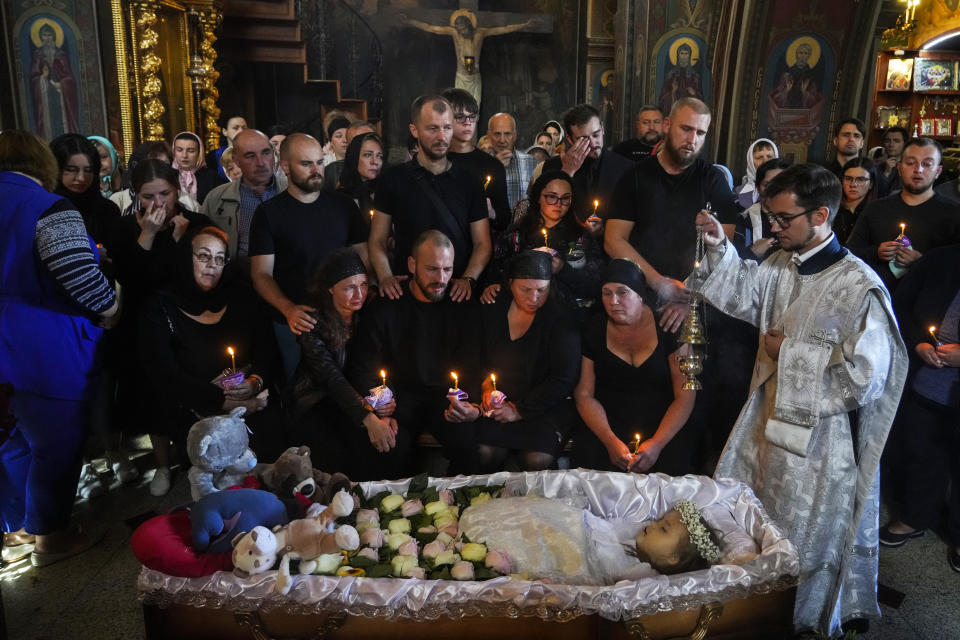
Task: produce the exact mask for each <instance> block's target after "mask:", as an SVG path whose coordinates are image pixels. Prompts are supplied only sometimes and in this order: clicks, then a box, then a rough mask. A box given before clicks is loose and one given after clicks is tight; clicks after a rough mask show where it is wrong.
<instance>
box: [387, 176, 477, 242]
mask: <svg viewBox="0 0 960 640" xmlns="http://www.w3.org/2000/svg"><path fill="white" fill-rule="evenodd" d="M416 162H417V161H416V159H413V160H411V161H410V162H407V163H406V164H404V165H403V166H405V167H406V168H407V171H408V172H409V173H410V175H411V176H412V177H413V180H414V182H416V183H417V186H419V187H420V189H422V190H423V193H424V194H425V195H426V196H427V198H428V199H429V200H430V202H431V204H433V206H434V208H435V209H436V210H437V212H438V213H439V214H440V215H441V216H446V217H447V218H449V219H450V221H451V222H452V223H453V224H452V225H451V226H450V229H451V230H452V231H453V232H454V235H455V236H456V237H455V238H451V239H452V240H453V243H454V246H460V247H469V246H470V245H471V244H472V243H470V242H468V241H467V236H468V235H469V234H468V233H467V232H466V230H465V229H464V228H463V227H462V226H461V224H460V220H459V219H458V218H457V217H456V216H455V215H453V212H452V211H450V207H448V206H447V203H446V202H444V201H443V199H442V198H441V197H440V196H439V195H437V192H436V191H434V190H433V187H431V186H430V185H429V184H427V180H426V176H425V175H423V172H422V171H416V170H415V168H414V167H415V164H414V163H416Z"/></svg>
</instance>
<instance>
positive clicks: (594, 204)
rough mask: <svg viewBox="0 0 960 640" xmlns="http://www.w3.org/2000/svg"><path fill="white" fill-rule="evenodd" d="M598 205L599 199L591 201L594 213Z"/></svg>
mask: <svg viewBox="0 0 960 640" xmlns="http://www.w3.org/2000/svg"><path fill="white" fill-rule="evenodd" d="M599 206H600V201H599V200H594V201H593V211H594V213H596V211H597V207H599Z"/></svg>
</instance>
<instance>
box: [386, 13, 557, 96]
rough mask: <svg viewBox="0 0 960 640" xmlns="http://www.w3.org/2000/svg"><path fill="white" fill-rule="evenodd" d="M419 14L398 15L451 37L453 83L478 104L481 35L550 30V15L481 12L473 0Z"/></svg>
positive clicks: (428, 30)
mask: <svg viewBox="0 0 960 640" xmlns="http://www.w3.org/2000/svg"><path fill="white" fill-rule="evenodd" d="M421 14H424V15H422V16H421V17H423V18H424V20H418V19H416V18H413V17H410V16H407V15H406V14H401V15H400V16H399V19H400V22H401V23H403V24H407V25H409V26H411V27H414V28H416V29H420V30H421V31H426V32H428V33H433V34H437V35H442V36H450V37H451V38H452V39H453V45H454V49H455V51H456V56H457V72H456V78H455V82H454V86H455V87H457V88H458V89H464V90H466V91H468V92H469V93H470V95H472V96H473V97H474V98H475V99H476V100H477V103H478V104H479V103H480V97H481V93H482V89H483V85H482V83H481V81H480V50H481V49H482V47H483V39H484V38H486V37H487V36H500V35H504V34H507V33H514V32H517V31H524V32H533V33H550V32H552V31H553V18H552V17H550V16H547V15H537V14H518V13H506V12H492V11H484V12H481V11H478V10H477V7H476V0H472V1H471V0H461V2H460V8H459V9H457V10H456V11H454V12H452V13H450V14H447V13H446V12H443V11H424V12H421ZM426 14H430V15H426ZM437 14H439V15H437ZM444 22H446V24H444ZM481 22H482V23H483V24H482V25H481V24H480V23H481Z"/></svg>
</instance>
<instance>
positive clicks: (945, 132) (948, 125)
mask: <svg viewBox="0 0 960 640" xmlns="http://www.w3.org/2000/svg"><path fill="white" fill-rule="evenodd" d="M934 131H935V132H936V133H935V135H937V136H943V137H945V138H946V137H949V136H952V135H953V120H951V119H950V118H937V121H936V123H935V126H934Z"/></svg>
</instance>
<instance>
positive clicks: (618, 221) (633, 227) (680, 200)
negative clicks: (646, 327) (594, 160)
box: [604, 98, 739, 331]
mask: <svg viewBox="0 0 960 640" xmlns="http://www.w3.org/2000/svg"><path fill="white" fill-rule="evenodd" d="M710 118H711V114H710V109H709V107H707V105H706V104H704V103H703V102H702V101H700V100H698V99H696V98H682V99H680V100H678V101H677V102H675V103H674V106H673V110H672V111H671V112H670V116H669V117H668V118H667V119H666V120H665V121H664V123H665V125H666V130H667V134H666V137H665V139H664V144H663V145H661V148H660V150H659V151H658V152H657V154H656V155H655V156H650V157H648V158H646V159H644V160H641V161H640V162H639V163H638V164H637V166H636V167H635V168H634V169H633V170H632V171H628V172H627V173H626V174H624V176H623V178H621V179H620V181H619V182H618V183H617V186H616V189H615V190H614V194H613V201H612V203H611V208H610V210H609V213H608V215H607V228H606V232H605V236H604V248H605V249H606V251H607V253H608V254H609V255H610V257H611V258H626V259H628V260H633V261H634V262H636V263H637V264H638V265H640V268H641V269H642V270H643V275H644V276H646V278H647V282H648V283H649V285H650V287H652V288H653V290H654V291H656V293H657V295H658V296H659V303H660V305H661V307H662V313H661V318H660V324H661V326H662V327H664V328H666V329H669V330H670V331H676V330H677V329H678V328H679V327H680V323H681V322H683V318H684V317H685V316H686V313H687V292H686V290H685V289H684V286H683V283H682V282H680V281H681V280H682V279H683V278H686V277H687V275H688V274H689V273H690V271H691V269H693V263H694V244H695V241H696V237H697V234H696V231H695V229H694V218H695V217H696V215H697V212H698V211H700V210H701V209H703V208H705V207H706V206H707V204H709V205H710V206H711V207H712V209H713V211H715V212H717V214H719V217H720V221H721V222H722V223H723V224H724V226H725V227H729V229H725V230H726V231H728V234H730V235H732V234H733V227H734V225H735V224H736V215H737V212H738V210H739V207H738V206H737V204H736V201H735V200H734V196H733V192H732V191H731V190H730V187H729V185H728V184H727V180H726V178H725V177H724V176H723V174H722V173H721V172H720V170H719V169H717V168H716V167H714V166H713V165H711V164H710V163H709V162H707V161H706V160H704V159H703V158H701V157H700V151H701V149H702V148H703V143H704V140H705V139H706V136H707V131H708V130H709V128H710Z"/></svg>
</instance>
